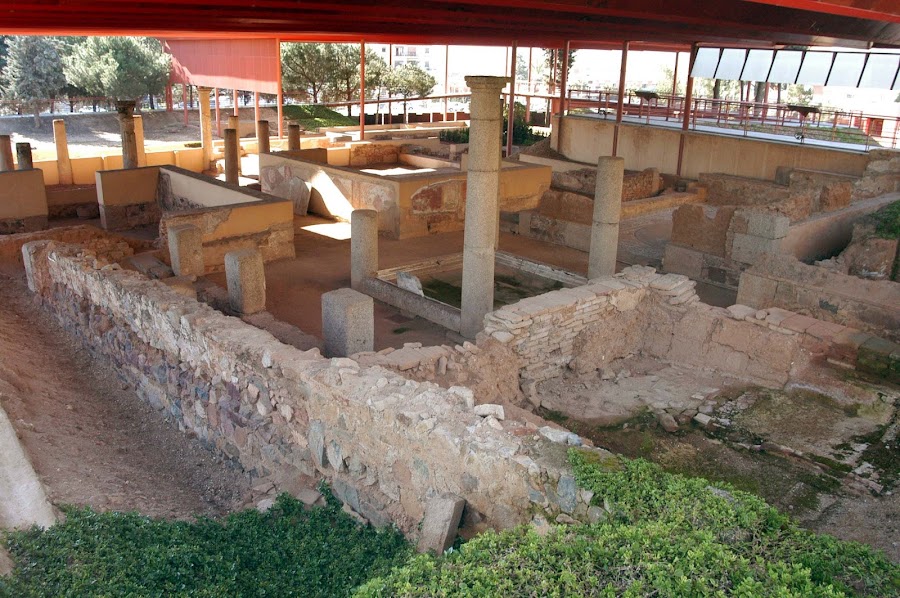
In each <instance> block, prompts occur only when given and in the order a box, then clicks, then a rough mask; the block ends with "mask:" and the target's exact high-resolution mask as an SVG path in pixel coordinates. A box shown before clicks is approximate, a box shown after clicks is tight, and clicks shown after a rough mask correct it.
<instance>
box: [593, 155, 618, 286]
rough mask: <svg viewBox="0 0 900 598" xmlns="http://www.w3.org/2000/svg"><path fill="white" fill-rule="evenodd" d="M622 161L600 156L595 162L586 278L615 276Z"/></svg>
mask: <svg viewBox="0 0 900 598" xmlns="http://www.w3.org/2000/svg"><path fill="white" fill-rule="evenodd" d="M624 177H625V160H624V159H623V158H614V157H612V156H600V161H599V162H598V163H597V189H596V191H595V193H594V217H593V221H592V223H591V251H590V254H589V256H588V279H591V278H597V277H598V276H612V275H613V274H615V273H616V254H617V253H618V249H619V214H620V213H621V212H622V180H623V178H624Z"/></svg>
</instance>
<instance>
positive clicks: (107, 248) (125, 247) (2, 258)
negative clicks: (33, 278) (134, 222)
mask: <svg viewBox="0 0 900 598" xmlns="http://www.w3.org/2000/svg"><path fill="white" fill-rule="evenodd" d="M32 241H59V242H61V243H74V244H77V245H80V246H82V247H84V248H86V249H88V250H90V251H92V252H94V254H95V255H96V257H98V258H99V259H101V260H106V261H111V262H116V261H119V260H121V259H123V258H125V257H128V256H131V255H134V254H135V253H136V252H142V251H148V250H150V249H151V248H152V246H153V243H152V242H150V241H143V240H140V239H134V238H131V237H123V236H121V235H117V234H115V233H109V232H107V231H104V230H102V229H99V228H96V227H93V226H86V225H79V226H66V227H60V228H51V229H48V230H43V231H36V232H33V233H21V234H17V235H7V236H4V237H0V264H2V265H3V266H6V267H11V268H14V269H15V270H16V271H17V272H21V268H22V266H23V261H22V246H23V245H25V244H26V243H31V242H32Z"/></svg>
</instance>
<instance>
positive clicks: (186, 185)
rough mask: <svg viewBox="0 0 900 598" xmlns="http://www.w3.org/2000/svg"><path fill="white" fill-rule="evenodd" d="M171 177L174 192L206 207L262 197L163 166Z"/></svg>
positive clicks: (255, 199) (258, 199)
mask: <svg viewBox="0 0 900 598" xmlns="http://www.w3.org/2000/svg"><path fill="white" fill-rule="evenodd" d="M163 170H164V171H165V173H166V174H167V175H168V177H169V183H170V184H171V186H172V187H171V188H172V194H173V195H175V196H177V197H187V198H189V199H190V200H191V201H192V202H194V203H197V204H200V205H202V206H204V207H208V208H214V207H219V206H228V205H232V204H238V203H248V202H258V201H261V200H260V198H258V197H255V196H253V195H250V194H249V193H244V192H242V191H240V190H238V189H235V188H232V187H228V186H226V185H224V184H220V183H218V182H213V181H212V180H210V179H208V178H205V177H203V178H198V177H194V176H191V175H188V174H184V173H182V172H177V171H175V170H173V169H166V168H163Z"/></svg>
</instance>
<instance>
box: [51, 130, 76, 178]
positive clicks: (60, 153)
mask: <svg viewBox="0 0 900 598" xmlns="http://www.w3.org/2000/svg"><path fill="white" fill-rule="evenodd" d="M53 143H54V145H56V172H57V174H58V176H59V184H60V185H71V184H72V183H73V182H74V177H73V175H72V160H71V159H70V158H69V142H68V140H67V139H66V121H64V120H63V119H61V118H56V119H54V120H53Z"/></svg>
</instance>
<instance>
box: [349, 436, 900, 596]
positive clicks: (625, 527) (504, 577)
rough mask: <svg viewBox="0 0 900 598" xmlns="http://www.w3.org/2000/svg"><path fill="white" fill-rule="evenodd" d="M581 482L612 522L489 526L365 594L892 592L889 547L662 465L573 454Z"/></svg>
mask: <svg viewBox="0 0 900 598" xmlns="http://www.w3.org/2000/svg"><path fill="white" fill-rule="evenodd" d="M570 461H571V463H572V465H573V467H574V469H575V474H576V479H577V481H578V483H579V485H580V486H581V487H582V488H585V489H588V490H590V491H593V492H594V493H595V495H594V496H595V498H594V500H595V501H597V502H598V503H599V504H601V505H602V504H604V502H603V501H604V498H605V500H606V503H605V504H608V506H609V507H610V511H611V513H610V514H609V517H608V519H607V520H606V521H602V522H599V523H597V524H593V525H573V526H557V527H553V528H552V530H551V531H550V532H549V533H548V534H547V535H546V536H543V537H542V536H540V535H539V534H538V533H537V532H536V531H534V530H533V529H531V528H529V527H520V528H517V529H514V530H511V531H507V532H501V533H496V532H488V533H485V534H482V535H480V536H478V537H477V538H475V539H474V540H472V541H470V542H468V543H466V544H463V545H462V547H461V548H460V550H459V551H457V552H452V553H450V554H448V555H445V556H441V557H434V556H418V557H416V558H414V559H412V560H411V561H410V562H409V563H407V564H406V565H405V566H404V567H401V568H399V569H395V570H394V571H393V572H391V574H390V575H388V576H385V577H382V578H377V579H373V580H371V581H369V582H368V583H367V584H366V585H364V586H363V587H362V588H360V589H359V590H358V591H357V594H356V595H357V596H489V595H490V596H504V597H507V598H511V597H517V596H647V595H653V596H672V597H682V596H746V597H750V596H783V597H794V596H796V597H800V596H823V597H836V596H846V595H856V594H859V595H868V596H894V595H897V594H898V593H900V568H898V567H897V566H896V565H893V564H891V563H890V562H889V561H888V560H887V559H886V558H885V557H884V556H883V555H881V554H880V553H877V552H875V551H873V550H871V549H870V548H867V547H864V546H861V545H859V544H855V543H852V542H841V541H838V540H835V539H833V538H830V537H828V536H819V535H815V534H812V533H810V532H806V531H804V530H801V529H799V528H798V527H797V526H796V525H795V524H794V523H793V522H792V521H791V520H790V519H789V518H788V517H786V516H785V515H782V514H780V513H779V512H778V511H776V510H775V509H773V508H771V507H769V506H768V505H766V503H765V502H763V501H762V500H761V499H759V498H757V497H755V496H752V495H750V494H747V493H744V492H740V491H737V490H734V489H732V488H730V487H729V486H726V485H712V484H710V483H709V482H707V481H706V480H703V479H700V478H685V477H682V476H679V475H672V474H668V473H665V472H663V471H662V470H661V469H660V468H659V467H658V466H656V465H654V464H651V463H649V462H646V461H643V460H635V461H625V460H623V461H622V468H621V470H620V471H613V472H610V471H609V468H608V467H600V464H598V463H593V462H592V460H591V458H590V455H589V454H586V453H583V452H580V451H575V450H573V451H572V452H571V453H570Z"/></svg>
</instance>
